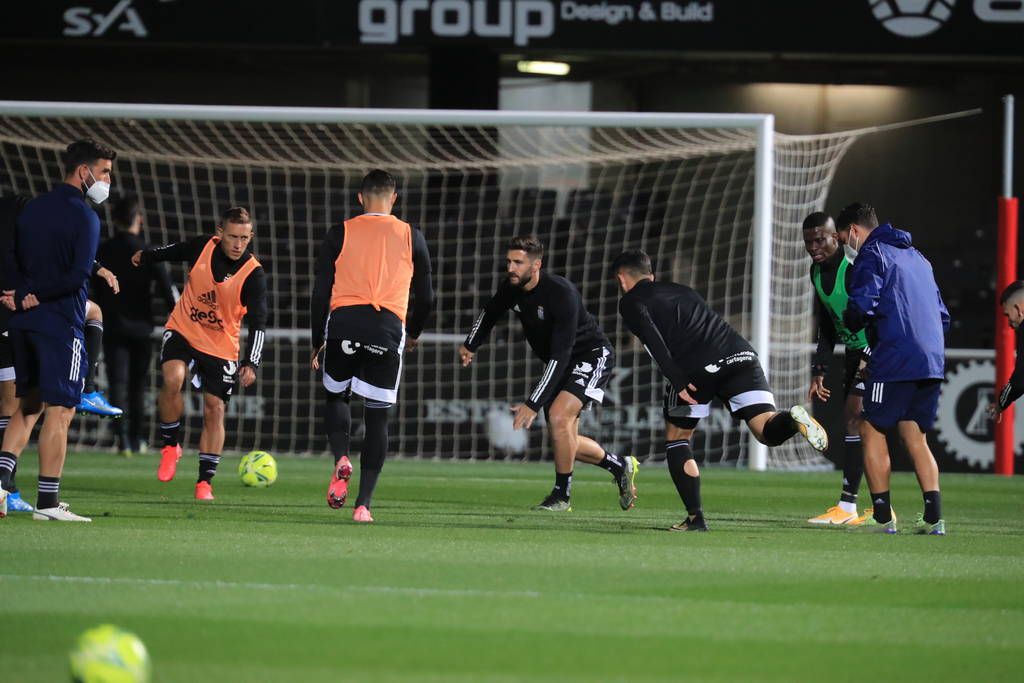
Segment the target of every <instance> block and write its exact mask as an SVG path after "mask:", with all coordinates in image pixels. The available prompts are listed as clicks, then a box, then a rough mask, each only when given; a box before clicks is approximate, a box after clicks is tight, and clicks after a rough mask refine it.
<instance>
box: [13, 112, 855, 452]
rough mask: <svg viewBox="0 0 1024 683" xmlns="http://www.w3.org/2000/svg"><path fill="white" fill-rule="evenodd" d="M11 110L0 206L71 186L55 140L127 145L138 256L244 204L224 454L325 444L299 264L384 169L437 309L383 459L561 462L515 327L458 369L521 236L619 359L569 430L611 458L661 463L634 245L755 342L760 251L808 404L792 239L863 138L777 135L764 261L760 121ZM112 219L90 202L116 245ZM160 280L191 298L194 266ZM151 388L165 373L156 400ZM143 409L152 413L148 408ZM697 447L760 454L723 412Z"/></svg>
mask: <svg viewBox="0 0 1024 683" xmlns="http://www.w3.org/2000/svg"><path fill="white" fill-rule="evenodd" d="M11 105H13V103H5V104H3V105H0V155H2V158H3V172H2V175H0V192H3V193H8V192H18V193H24V194H29V195H36V194H40V193H42V192H45V191H47V190H48V189H49V188H50V187H52V186H53V185H54V184H55V183H58V182H60V179H61V172H60V164H59V158H60V152H61V151H62V150H63V148H64V147H65V146H66V144H67V143H68V142H70V141H72V140H74V139H77V138H80V137H86V136H91V137H94V138H96V139H97V140H100V141H102V142H104V143H106V144H109V145H110V146H112V147H113V148H114V149H115V150H116V151H117V153H118V159H117V161H116V163H115V168H114V183H113V186H114V189H113V192H114V195H115V197H116V196H117V194H118V193H124V192H132V193H135V194H137V195H138V196H139V198H140V201H141V207H142V210H143V212H144V216H145V237H146V239H147V240H148V241H149V242H150V243H151V244H154V245H157V244H163V243H168V242H174V241H179V240H184V239H187V238H190V237H193V236H195V235H198V234H210V233H211V232H212V230H213V227H214V223H215V220H216V217H217V216H218V215H220V213H221V212H222V211H223V210H224V209H225V208H226V207H228V206H234V205H243V206H247V207H249V209H250V211H252V213H253V215H254V217H255V222H256V226H255V240H254V249H255V251H256V253H257V254H258V256H259V258H260V260H261V262H262V263H263V265H264V268H265V269H266V271H267V274H268V276H269V281H268V282H269V291H270V297H271V322H270V325H271V329H270V330H269V332H268V334H267V342H266V346H265V350H264V355H263V358H264V360H263V366H262V368H261V370H260V372H259V375H258V382H257V384H256V385H255V386H254V387H253V388H251V389H247V390H244V391H242V392H240V394H239V395H238V396H236V397H234V398H233V399H232V401H231V403H230V405H229V409H228V443H227V448H228V449H229V450H239V451H246V450H249V449H252V448H261V449H266V450H270V451H273V452H275V453H298V454H302V453H313V454H316V453H322V452H324V451H325V449H326V440H325V438H324V437H323V435H322V430H321V428H320V415H321V398H322V391H323V390H322V388H321V387H320V384H319V381H318V380H317V378H316V377H315V376H314V375H313V373H312V372H311V371H310V369H309V358H310V341H309V296H310V292H311V283H312V275H311V272H312V266H313V261H314V258H315V253H316V250H317V248H318V245H319V243H320V240H321V239H322V237H323V236H324V234H325V233H326V231H327V229H328V227H329V226H330V225H332V224H335V223H337V222H340V221H342V220H344V219H345V218H347V217H350V216H353V215H355V214H357V213H359V211H360V208H359V206H358V204H357V202H356V192H357V190H358V187H359V182H360V180H361V179H362V177H363V175H364V174H365V173H366V172H367V171H368V170H369V169H371V168H376V167H381V168H385V169H387V170H388V171H390V172H391V173H392V174H394V175H395V177H396V179H397V180H398V183H399V187H398V193H399V200H398V204H397V205H396V209H395V213H396V214H397V215H399V216H400V217H402V218H403V219H405V220H407V221H409V222H410V223H412V224H413V225H415V226H417V227H419V228H420V229H421V230H422V231H423V233H424V235H425V236H426V239H427V243H428V245H429V247H430V251H431V255H432V259H433V268H434V286H435V289H436V291H437V305H436V313H435V315H434V316H433V318H432V320H431V322H430V323H429V324H428V327H427V332H426V334H424V337H423V339H422V343H421V345H420V348H419V349H418V350H417V351H415V353H414V354H411V355H409V356H408V358H407V361H406V364H405V374H404V378H403V381H402V389H401V393H400V399H399V403H398V405H397V407H396V408H395V409H394V413H393V424H392V451H393V452H395V453H398V454H401V455H405V456H414V457H429V458H435V457H436V458H519V459H524V458H525V459H539V458H548V457H550V455H551V453H550V448H549V446H548V441H547V438H546V434H545V431H544V430H543V429H540V428H534V429H533V430H531V431H530V432H529V433H522V432H520V433H513V432H512V431H511V421H510V412H509V405H510V404H512V403H516V402H519V401H521V400H522V399H523V398H524V397H525V396H526V395H527V393H528V391H529V388H530V386H531V385H532V384H533V383H534V382H535V381H536V379H537V377H538V373H539V372H540V370H541V364H540V362H538V361H537V360H536V359H534V358H533V357H532V355H531V353H530V352H529V350H528V348H527V345H526V343H525V341H524V339H523V337H522V334H521V331H520V329H519V326H518V322H517V321H515V319H514V318H513V317H512V316H511V314H510V317H509V319H508V321H506V323H504V324H499V326H498V327H497V328H496V329H495V330H494V331H493V333H492V335H491V338H490V340H489V343H488V344H487V345H486V346H484V347H483V348H482V349H481V351H480V353H479V354H478V356H477V359H476V362H475V363H474V364H473V365H472V366H471V367H470V368H467V369H463V368H461V367H459V364H458V362H457V353H456V349H457V347H458V345H459V344H460V342H461V340H462V339H463V338H464V336H465V334H466V332H467V331H468V329H469V327H470V325H472V323H473V321H474V319H475V317H476V315H477V313H478V311H479V310H480V308H481V306H482V305H483V303H484V302H485V301H486V300H487V298H488V297H489V296H490V295H491V294H492V293H493V291H494V289H495V288H496V286H497V285H498V283H499V282H500V281H501V279H502V278H503V277H504V256H505V246H504V245H505V243H506V242H507V241H508V239H509V238H511V237H512V236H514V235H517V234H524V233H534V234H536V235H538V236H539V237H540V238H541V240H542V241H543V243H544V245H545V249H546V255H545V261H544V268H546V269H547V270H548V271H549V272H553V273H559V274H562V275H564V276H566V277H567V278H568V279H569V280H571V281H572V282H573V283H574V284H576V286H577V287H579V289H580V291H581V292H582V295H583V301H584V303H585V305H586V306H587V308H588V310H590V312H591V313H593V314H594V315H595V316H596V318H597V320H598V321H599V323H600V324H601V326H602V327H603V328H604V330H605V332H606V333H607V334H608V336H609V337H610V339H611V340H612V342H613V343H614V345H615V348H616V352H617V355H618V359H617V367H616V369H615V372H614V374H613V376H612V378H611V382H610V385H609V387H608V389H607V392H606V401H605V405H603V406H602V407H600V408H599V409H596V410H592V411H588V412H586V413H585V414H584V416H583V418H582V428H581V431H583V432H584V433H586V434H588V435H591V436H593V437H595V438H597V439H598V440H599V441H600V442H601V443H602V444H604V445H605V447H606V448H609V449H614V450H617V451H619V452H629V453H634V454H636V455H638V456H640V457H641V458H643V457H661V456H662V455H663V435H662V418H661V396H662V390H663V389H662V387H663V382H662V380H661V378H660V375H659V373H658V371H657V369H656V368H655V367H654V365H653V362H652V361H651V360H650V358H649V357H648V356H647V354H646V353H645V352H644V350H643V348H642V347H641V346H640V345H639V344H638V343H636V341H635V340H634V339H633V338H632V337H631V336H630V334H629V333H628V331H627V330H626V329H624V327H623V325H622V324H621V322H620V320H619V319H618V315H617V302H618V291H617V288H616V285H615V282H614V280H613V279H612V278H611V277H610V275H609V272H608V265H609V263H610V261H611V259H612V258H614V257H615V256H616V255H617V254H618V253H619V252H620V251H622V250H623V249H627V248H642V249H644V250H646V251H647V252H648V253H650V254H651V255H652V258H653V260H654V262H655V267H656V272H657V275H658V277H660V278H663V279H670V280H674V281H677V282H681V283H685V284H688V285H690V286H692V287H694V288H695V289H697V290H698V291H699V292H701V293H702V294H703V295H704V296H705V298H706V299H707V301H708V302H709V304H710V305H711V306H712V307H713V308H714V309H715V310H716V311H718V312H719V313H720V314H721V315H722V316H724V318H725V319H726V320H727V321H728V322H729V323H730V324H731V325H733V326H734V327H735V328H736V329H737V330H738V331H739V332H740V333H741V334H742V335H744V336H745V337H747V338H748V339H751V338H753V337H754V336H755V332H756V331H755V330H754V329H753V325H754V320H755V317H756V314H757V311H756V310H755V305H754V301H755V299H756V295H757V287H756V286H755V273H756V270H757V268H755V255H756V253H757V252H758V249H759V248H766V249H767V251H766V252H765V253H766V254H767V255H768V256H769V257H770V268H771V270H770V272H771V282H770V296H766V297H764V300H765V301H767V302H770V310H768V311H763V312H762V314H763V313H767V315H768V320H769V322H770V343H771V347H770V348H771V352H770V356H769V363H768V365H769V368H770V369H769V375H770V383H771V385H772V387H773V389H774V392H775V395H776V399H777V401H778V404H779V405H780V406H789V405H792V404H796V403H801V402H803V401H804V396H805V392H806V387H807V383H808V369H809V357H810V346H809V342H810V341H811V340H812V336H813V329H812V328H813V324H812V305H811V304H812V299H811V296H812V292H811V289H810V287H809V285H808V279H807V269H808V259H807V256H806V254H805V252H804V247H803V242H802V238H801V232H800V225H801V223H802V221H803V218H804V217H805V216H806V215H807V214H808V213H810V212H812V211H815V210H820V209H821V208H822V207H823V205H824V201H825V198H826V195H827V193H828V187H829V183H830V180H831V178H832V174H833V171H834V169H835V167H836V164H837V162H838V161H839V159H840V158H841V157H842V155H843V153H844V152H845V150H846V149H847V147H848V146H849V144H850V143H851V142H852V141H853V140H854V139H855V137H856V135H855V134H849V135H832V136H821V137H788V136H784V135H775V136H774V142H775V155H774V173H773V176H774V177H773V180H774V193H773V195H772V204H773V214H772V221H771V223H772V227H773V230H772V237H771V240H770V244H767V245H766V244H764V241H765V240H764V238H763V237H762V236H761V234H759V233H758V232H757V231H756V230H755V228H754V225H755V213H756V210H755V209H756V206H755V199H756V197H755V195H756V192H755V188H756V181H757V163H756V162H757V154H756V151H757V144H758V143H757V140H758V137H757V133H756V128H754V127H751V126H750V125H748V124H745V125H744V126H743V127H736V126H735V125H734V122H735V121H736V120H737V119H739V118H740V117H737V116H722V117H720V120H719V119H716V118H715V117H714V116H705V117H704V119H705V121H704V123H703V124H702V125H696V124H694V123H692V121H693V119H692V118H691V119H687V118H686V117H685V116H680V117H678V124H676V123H674V122H670V118H671V117H669V116H663V117H662V118H661V119H658V120H659V121H661V123H659V124H657V125H654V124H652V123H651V119H650V118H647V119H644V118H643V117H644V115H637V116H635V117H634V116H631V115H629V114H621V115H615V117H612V116H610V115H604V116H603V117H602V116H601V115H597V116H595V117H594V118H593V119H587V120H585V121H583V120H582V118H585V115H583V116H582V117H578V118H581V120H580V121H575V122H573V121H571V120H567V121H566V122H563V121H550V120H548V121H545V120H543V119H537V118H533V119H531V118H530V116H529V115H526V114H522V115H520V116H519V117H518V118H517V115H516V114H515V113H512V112H502V113H500V114H493V113H492V114H486V113H477V114H472V115H469V113H463V114H465V116H463V117H462V118H461V119H458V120H452V118H451V117H450V116H449V117H448V119H447V120H446V119H445V118H444V115H443V114H438V113H436V112H419V113H416V114H412V113H411V112H394V111H392V112H388V111H372V110H334V111H333V112H332V111H330V110H271V109H264V110H252V109H237V110H235V109H229V108H222V107H217V108H204V107H191V108H185V107H159V106H150V107H145V106H132V105H125V106H119V105H89V106H87V105H66V106H64V107H51V108H49V109H45V110H42V111H32V112H27V110H26V109H24V108H22V109H20V110H17V109H12V106H11ZM431 116H435V117H437V118H436V119H435V121H433V122H432V121H431V120H429V117H431ZM470 116H472V117H475V118H470ZM647 116H648V117H650V115H647ZM639 122H643V124H642V125H637V124H638V123H639ZM108 210H109V206H108V205H103V206H101V207H100V208H99V213H100V217H101V219H102V220H103V222H104V226H105V227H104V230H105V232H106V234H110V228H109V225H110V223H109V221H108V218H109V217H108V215H107V211H108ZM759 240H761V242H760V245H758V241H759ZM173 273H174V277H175V279H176V280H177V282H178V283H179V284H180V283H181V282H182V280H183V279H184V267H183V266H181V265H179V266H176V267H175V268H174V269H173ZM158 322H159V321H158ZM157 329H158V330H159V328H157ZM154 367H155V365H154ZM157 382H158V379H157V373H156V372H154V373H152V377H151V380H150V383H151V389H152V390H153V391H154V392H155V387H156V384H157ZM100 384H101V387H103V386H104V380H103V376H102V372H101V383H100ZM147 405H148V406H149V410H151V411H153V412H155V396H154V400H150V401H148V402H147ZM186 413H187V415H186V424H187V433H186V436H185V439H186V444H187V445H188V446H191V447H192V448H195V447H196V445H197V440H198V434H199V430H200V427H201V419H202V410H201V401H200V398H199V397H198V396H197V395H195V394H194V393H192V394H189V395H187V398H186ZM152 417H153V419H152V420H150V423H151V424H153V425H154V431H155V425H156V419H155V415H153V416H152ZM356 417H357V418H358V411H357V415H356ZM356 424H358V419H357V420H356ZM73 430H74V440H75V442H76V443H77V445H78V446H79V447H89V448H93V447H106V446H110V445H112V443H113V434H112V431H111V428H110V425H109V423H105V422H100V421H98V420H96V419H95V418H90V417H78V418H76V420H75V423H74V428H73ZM699 434H700V437H699V439H700V442H698V444H697V449H698V452H702V453H704V454H705V456H706V459H707V461H708V462H710V463H736V464H746V462H747V460H748V458H749V457H750V455H751V447H750V445H749V442H748V441H749V439H748V436H747V433H746V429H745V427H743V426H742V425H741V424H740V423H738V422H737V421H735V420H733V419H732V418H731V417H730V415H729V413H728V411H727V410H725V408H724V407H723V406H721V405H715V406H713V409H712V411H711V416H710V417H709V418H707V419H705V420H703V422H702V426H701V430H700V432H699ZM151 436H154V437H155V433H154V434H152V435H151ZM354 448H355V449H357V450H358V448H359V435H358V434H356V435H355V443H354ZM824 462H825V461H824V460H822V459H821V458H820V456H817V454H814V453H813V452H811V451H810V450H809V449H807V448H806V447H805V446H804V445H802V444H800V443H796V441H793V442H791V443H790V444H788V445H787V446H784V447H782V448H777V449H773V450H771V451H770V453H769V455H768V466H769V467H774V468H793V467H811V466H815V465H821V464H824Z"/></svg>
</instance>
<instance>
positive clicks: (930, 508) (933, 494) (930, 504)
mask: <svg viewBox="0 0 1024 683" xmlns="http://www.w3.org/2000/svg"><path fill="white" fill-rule="evenodd" d="M940 519H942V494H940V493H939V492H938V491H925V492H924V521H926V522H927V523H929V524H935V523H936V522H938V521H939V520H940Z"/></svg>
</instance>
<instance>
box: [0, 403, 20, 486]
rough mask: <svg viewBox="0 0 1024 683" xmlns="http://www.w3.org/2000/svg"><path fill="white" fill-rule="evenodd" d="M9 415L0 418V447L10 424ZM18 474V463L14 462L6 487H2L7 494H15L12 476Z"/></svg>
mask: <svg viewBox="0 0 1024 683" xmlns="http://www.w3.org/2000/svg"><path fill="white" fill-rule="evenodd" d="M10 420H11V417H10V415H7V416H4V417H0V445H2V444H3V442H4V432H6V431H7V423H8V422H10ZM17 473H18V461H17V460H15V461H14V467H12V468H11V476H10V478H9V480H8V482H7V485H6V486H4V487H3V489H4V491H7V493H17V492H18V485H17V484H16V483H14V476H15V475H16V474H17Z"/></svg>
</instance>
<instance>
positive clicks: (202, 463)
mask: <svg viewBox="0 0 1024 683" xmlns="http://www.w3.org/2000/svg"><path fill="white" fill-rule="evenodd" d="M219 464H220V456H219V455H217V454H216V453H200V454H199V479H197V480H196V483H199V482H201V481H205V482H206V483H210V482H211V481H213V477H214V475H216V474H217V465H219Z"/></svg>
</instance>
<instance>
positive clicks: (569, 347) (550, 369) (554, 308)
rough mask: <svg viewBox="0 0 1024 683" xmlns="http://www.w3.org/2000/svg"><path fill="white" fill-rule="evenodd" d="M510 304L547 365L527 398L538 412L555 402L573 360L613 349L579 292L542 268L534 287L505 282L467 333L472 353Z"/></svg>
mask: <svg viewBox="0 0 1024 683" xmlns="http://www.w3.org/2000/svg"><path fill="white" fill-rule="evenodd" d="M510 308H511V309H514V310H515V312H516V315H518V316H519V321H520V322H521V323H522V325H523V332H524V333H525V335H526V341H527V342H528V343H529V344H530V348H531V349H533V352H534V353H536V354H537V356H539V357H540V359H541V360H542V361H545V363H546V365H545V366H544V372H543V373H542V374H541V377H540V379H539V380H538V381H537V384H536V386H535V387H534V388H533V390H532V391H530V396H529V398H528V399H527V400H526V405H528V406H529V407H530V408H531V409H532V410H539V409H540V407H541V406H544V405H547V404H548V403H549V402H550V401H551V398H552V397H553V396H554V394H555V392H556V391H557V390H558V387H559V382H558V380H559V378H560V377H561V376H562V374H563V373H564V372H565V371H566V370H567V369H568V368H569V364H570V362H571V360H572V359H573V358H575V357H576V356H578V355H583V354H585V353H587V352H589V351H592V350H593V349H597V348H600V347H602V346H604V347H607V348H609V349H610V348H611V342H610V341H608V337H607V336H605V334H604V332H603V331H602V330H601V328H600V326H598V324H597V321H596V320H595V319H594V316H592V315H591V314H590V312H589V311H587V309H586V308H585V307H584V306H583V297H582V296H580V293H579V290H577V289H576V287H575V286H573V284H572V283H571V282H569V281H568V280H566V279H565V278H564V277H562V276H561V275H549V274H547V273H544V272H541V274H540V279H539V281H538V282H537V286H536V287H534V288H533V289H531V290H530V291H525V290H523V289H522V288H520V287H517V286H515V285H513V284H511V283H510V282H508V281H505V282H503V283H502V284H501V285H500V286H499V287H498V291H496V292H495V293H494V296H493V297H491V300H490V301H488V302H487V304H485V305H484V309H483V311H481V312H480V315H479V316H477V319H476V322H474V323H473V327H472V329H470V331H469V334H468V335H467V336H466V341H465V346H466V348H467V349H469V350H470V351H476V350H477V349H478V348H480V346H481V345H483V343H484V342H485V341H486V340H487V336H488V335H489V334H490V332H491V329H493V328H494V325H495V323H497V322H498V319H499V318H500V317H501V316H503V315H504V314H505V312H506V311H508V310H509V309H510Z"/></svg>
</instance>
